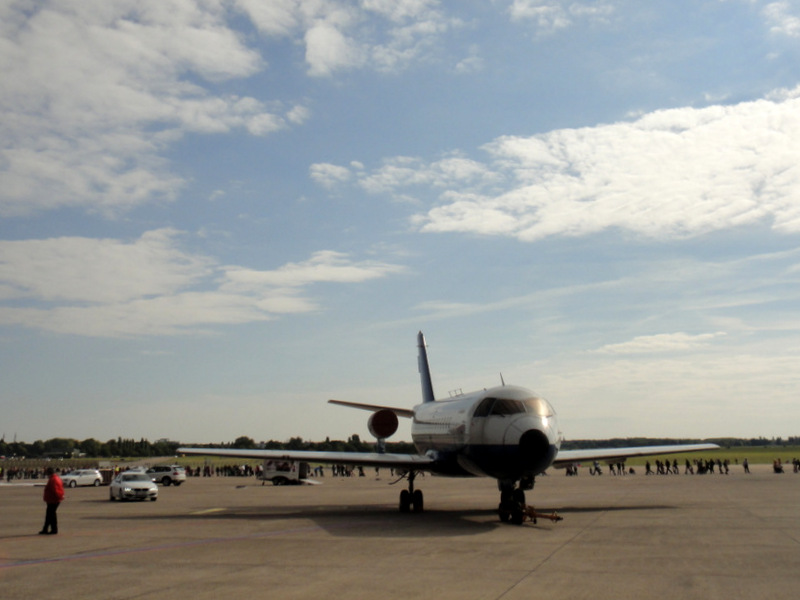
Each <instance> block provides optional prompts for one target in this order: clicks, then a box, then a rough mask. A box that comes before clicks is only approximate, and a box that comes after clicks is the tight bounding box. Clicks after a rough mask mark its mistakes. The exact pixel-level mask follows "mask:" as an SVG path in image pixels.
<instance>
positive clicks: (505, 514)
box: [497, 502, 511, 523]
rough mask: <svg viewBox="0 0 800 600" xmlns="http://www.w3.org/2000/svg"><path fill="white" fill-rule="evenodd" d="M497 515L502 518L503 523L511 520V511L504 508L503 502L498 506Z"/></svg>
mask: <svg viewBox="0 0 800 600" xmlns="http://www.w3.org/2000/svg"><path fill="white" fill-rule="evenodd" d="M497 514H498V515H499V516H500V520H501V521H502V522H503V523H508V520H509V519H510V518H511V511H510V510H508V509H507V508H506V507H505V506H503V503H502V502H501V503H500V504H499V505H498V506H497Z"/></svg>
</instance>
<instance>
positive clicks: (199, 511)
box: [189, 508, 225, 515]
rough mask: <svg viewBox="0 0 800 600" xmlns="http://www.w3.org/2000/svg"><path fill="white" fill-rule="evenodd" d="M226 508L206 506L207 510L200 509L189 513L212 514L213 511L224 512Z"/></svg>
mask: <svg viewBox="0 0 800 600" xmlns="http://www.w3.org/2000/svg"><path fill="white" fill-rule="evenodd" d="M224 510H225V509H224V508H206V509H205V510H198V511H196V512H193V513H189V514H190V515H208V514H211V513H216V512H222V511H224Z"/></svg>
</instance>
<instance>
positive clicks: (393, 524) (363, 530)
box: [95, 505, 532, 538]
mask: <svg viewBox="0 0 800 600" xmlns="http://www.w3.org/2000/svg"><path fill="white" fill-rule="evenodd" d="M101 518H106V519H113V520H119V519H122V520H128V519H130V520H142V521H153V520H168V521H186V522H187V523H190V522H201V521H206V522H208V521H253V522H257V521H261V522H264V521H286V520H289V519H311V520H312V521H314V523H315V524H316V525H317V526H318V527H320V528H322V529H325V530H326V531H327V532H329V533H330V534H331V535H337V536H347V537H365V538H369V537H381V538H386V537H390V538H391V537H396V538H425V537H438V536H461V535H477V534H480V533H484V532H486V531H491V530H493V529H496V528H497V527H511V525H507V524H505V523H501V522H500V521H499V519H498V517H497V511H496V510H494V509H490V508H487V509H476V510H437V509H433V510H426V511H425V512H422V513H407V514H404V513H400V512H399V511H398V510H397V507H395V506H388V505H359V506H334V505H331V506H317V507H296V506H270V507H266V508H265V507H252V506H247V507H226V508H224V509H222V510H219V511H215V512H201V513H197V514H173V515H131V516H129V517H125V516H122V517H120V516H115V517H101ZM95 519H97V517H95ZM526 526H532V525H531V524H530V523H526Z"/></svg>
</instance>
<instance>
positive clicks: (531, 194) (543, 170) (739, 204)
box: [357, 88, 800, 241]
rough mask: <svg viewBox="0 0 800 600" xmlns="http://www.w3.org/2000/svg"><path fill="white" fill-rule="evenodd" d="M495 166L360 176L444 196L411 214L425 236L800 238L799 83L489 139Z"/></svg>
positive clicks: (414, 164)
mask: <svg viewBox="0 0 800 600" xmlns="http://www.w3.org/2000/svg"><path fill="white" fill-rule="evenodd" d="M483 150H484V151H485V152H486V153H487V154H488V160H487V161H486V162H480V161H476V160H473V159H469V158H466V157H463V156H460V155H458V156H454V157H449V158H446V159H443V160H438V161H434V162H431V163H426V162H424V161H422V160H421V159H418V158H409V157H397V158H394V159H387V160H385V161H384V164H383V165H381V166H380V167H377V168H375V169H373V170H372V171H364V172H360V173H358V174H357V175H358V178H357V183H358V185H360V186H361V187H362V188H363V189H365V190H367V191H369V192H372V193H385V194H391V195H393V196H394V197H396V198H404V197H406V196H407V194H408V193H410V192H411V191H414V192H415V193H416V195H417V197H418V198H419V197H427V198H430V197H431V195H432V194H438V201H437V202H436V203H435V206H434V207H433V208H431V209H430V210H428V211H427V212H426V213H422V214H418V215H415V216H414V217H413V222H414V224H415V225H416V226H417V227H419V229H420V230H422V231H428V232H469V233H481V234H486V235H504V236H512V237H516V238H518V239H520V240H523V241H532V240H537V239H541V238H544V237H547V236H554V235H567V236H579V235H587V234H591V233H596V232H599V231H602V230H607V229H612V228H616V229H621V230H626V231H629V232H632V233H634V234H637V235H641V236H646V237H651V238H661V239H666V238H685V237H691V236H695V235H700V234H703V233H707V232H711V231H715V230H720V229H726V228H732V227H740V226H744V225H751V224H754V223H768V224H770V225H771V226H772V227H773V228H774V229H775V230H777V231H781V232H797V231H800V166H799V165H798V163H797V156H800V88H797V89H794V90H788V91H787V90H783V91H781V93H774V94H770V95H769V96H768V99H763V100H758V101H753V102H743V103H740V104H736V105H729V106H723V105H718V106H711V107H708V108H702V109H696V108H676V109H671V110H662V111H657V112H653V113H650V114H646V115H644V116H642V117H641V118H639V119H638V120H635V121H631V122H621V123H614V124H609V125H598V126H596V127H586V128H581V129H560V130H555V131H551V132H548V133H544V134H540V135H535V136H530V137H521V136H503V137H500V138H497V139H495V140H494V141H492V142H490V143H488V144H486V145H485V146H484V147H483Z"/></svg>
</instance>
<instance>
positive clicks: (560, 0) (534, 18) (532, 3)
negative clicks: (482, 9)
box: [508, 0, 615, 33]
mask: <svg viewBox="0 0 800 600" xmlns="http://www.w3.org/2000/svg"><path fill="white" fill-rule="evenodd" d="M614 10H615V9H614V6H613V5H612V4H611V3H609V2H586V1H582V2H578V1H575V0H570V1H569V2H565V1H564V0H514V1H513V2H512V3H511V6H509V9H508V12H509V14H510V15H511V20H512V21H521V22H531V23H533V24H534V25H535V26H536V29H537V31H538V32H540V33H553V32H555V31H558V30H560V29H566V28H567V27H570V26H571V25H573V24H574V23H575V21H579V20H592V21H604V20H606V19H608V17H609V16H610V15H611V14H612V13H613V12H614Z"/></svg>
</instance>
